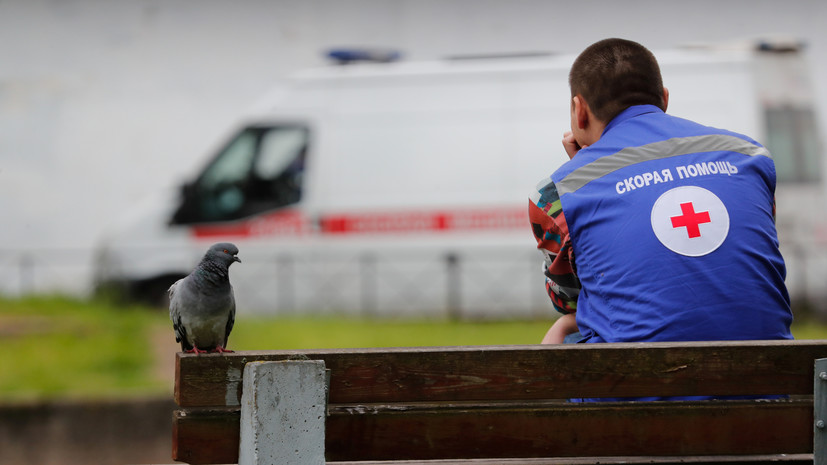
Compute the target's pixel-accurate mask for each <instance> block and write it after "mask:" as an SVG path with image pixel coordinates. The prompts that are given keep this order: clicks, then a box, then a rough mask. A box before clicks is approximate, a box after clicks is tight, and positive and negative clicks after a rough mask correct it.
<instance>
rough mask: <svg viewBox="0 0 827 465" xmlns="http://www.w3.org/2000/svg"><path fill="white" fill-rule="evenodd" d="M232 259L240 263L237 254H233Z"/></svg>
mask: <svg viewBox="0 0 827 465" xmlns="http://www.w3.org/2000/svg"><path fill="white" fill-rule="evenodd" d="M233 261H234V262H238V263H241V259H240V258H238V255H233Z"/></svg>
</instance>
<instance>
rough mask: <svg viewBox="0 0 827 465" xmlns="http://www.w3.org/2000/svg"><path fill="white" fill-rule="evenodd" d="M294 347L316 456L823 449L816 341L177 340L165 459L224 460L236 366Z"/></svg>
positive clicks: (233, 441) (235, 437) (685, 455)
mask: <svg viewBox="0 0 827 465" xmlns="http://www.w3.org/2000/svg"><path fill="white" fill-rule="evenodd" d="M305 357H306V358H308V359H310V360H321V361H323V362H324V366H325V367H326V369H327V370H329V391H328V396H329V398H328V404H327V410H328V412H327V419H326V424H325V432H324V454H325V456H326V459H327V460H328V461H329V462H328V463H330V462H334V463H351V462H358V461H364V462H366V463H384V461H388V462H390V461H396V460H399V461H402V460H407V461H410V462H406V463H422V462H425V461H429V460H434V461H436V462H434V463H439V464H441V465H446V464H454V463H478V464H495V463H496V464H499V463H502V464H532V465H540V464H558V463H661V464H665V463H764V462H784V463H813V460H814V457H815V459H816V463H823V462H819V460H823V457H822V456H823V455H824V454H822V453H821V452H820V450H821V449H822V448H823V447H824V443H825V441H826V440H827V439H825V436H822V434H824V433H822V430H823V428H822V427H823V425H824V424H823V423H819V422H820V419H821V418H825V421H827V417H825V416H824V415H825V414H827V413H825V412H824V411H823V410H827V405H825V404H827V402H824V401H822V400H821V399H823V398H824V397H825V394H824V393H825V392H827V389H824V390H823V391H822V390H821V389H820V388H819V383H824V384H825V388H827V380H822V379H821V378H820V377H819V373H821V372H826V373H825V374H824V375H823V377H824V378H827V364H825V363H824V362H827V360H825V361H819V362H818V363H819V364H820V365H819V368H818V369H817V370H815V371H814V362H815V361H816V359H822V358H827V340H822V341H807V340H802V341H748V342H688V343H627V344H576V345H558V346H539V345H532V346H479V347H443V348H432V347H429V348H391V349H342V350H309V351H266V352H236V353H232V354H224V355H199V356H196V355H185V354H178V356H177V358H176V376H175V400H176V402H177V404H178V406H179V409H178V410H177V411H176V412H175V414H174V425H173V430H174V433H173V436H174V437H173V458H174V459H175V460H178V461H183V462H187V463H236V462H237V460H238V448H239V434H240V433H239V431H240V427H239V422H240V416H241V414H240V411H241V409H240V403H241V398H242V373H243V372H244V369H245V364H247V363H249V362H253V361H276V360H286V359H290V358H305ZM822 365H823V366H822ZM814 391H816V395H815V396H814ZM773 394H784V395H788V396H789V398H787V399H783V400H716V401H671V402H600V403H572V402H568V401H566V399H569V398H575V397H629V396H688V395H728V396H729V395H733V396H736V395H738V396H741V395H773ZM814 398H815V399H816V400H815V417H814ZM814 436H815V446H814ZM814 447H815V454H814ZM426 463H427V462H426Z"/></svg>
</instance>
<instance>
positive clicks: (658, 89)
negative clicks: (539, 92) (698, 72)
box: [569, 39, 666, 123]
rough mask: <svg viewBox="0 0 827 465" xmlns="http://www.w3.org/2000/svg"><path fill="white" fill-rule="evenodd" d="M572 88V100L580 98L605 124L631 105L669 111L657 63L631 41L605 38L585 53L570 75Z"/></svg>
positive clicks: (649, 54) (650, 54)
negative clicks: (664, 100)
mask: <svg viewBox="0 0 827 465" xmlns="http://www.w3.org/2000/svg"><path fill="white" fill-rule="evenodd" d="M569 87H570V88H571V95H572V97H574V96H576V95H578V94H579V95H581V96H582V97H583V99H584V100H585V101H586V103H588V104H589V108H591V111H592V113H593V114H594V116H595V117H597V119H599V120H600V121H602V122H604V123H608V122H609V121H611V120H612V119H613V118H614V117H615V116H617V115H618V114H619V113H620V112H622V111H623V110H625V109H627V108H629V107H630V106H632V105H655V106H657V107H659V108H660V109H661V110H666V109H665V108H664V102H663V81H662V79H661V75H660V67H659V66H658V62H657V60H656V59H655V56H654V55H653V54H652V52H650V51H649V50H648V49H647V48H646V47H644V46H643V45H640V44H639V43H637V42H632V41H631V40H624V39H604V40H601V41H600V42H596V43H594V44H592V45H590V46H589V47H587V48H586V49H585V50H583V52H582V53H580V55H579V56H578V57H577V59H576V60H574V64H573V65H572V67H571V71H570V72H569Z"/></svg>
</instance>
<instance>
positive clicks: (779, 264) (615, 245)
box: [552, 105, 792, 342]
mask: <svg viewBox="0 0 827 465" xmlns="http://www.w3.org/2000/svg"><path fill="white" fill-rule="evenodd" d="M552 180H553V181H554V183H555V185H556V186H557V190H558V192H559V194H560V201H561V205H562V209H563V214H564V215H565V218H566V222H567V224H568V227H569V233H570V235H571V242H572V249H573V252H574V263H575V267H576V272H577V275H578V277H579V278H580V282H581V285H582V289H581V291H580V295H579V297H578V300H577V324H578V326H579V328H580V332H581V333H582V334H583V336H584V337H585V338H586V342H626V341H690V340H691V341H701V340H745V339H791V338H792V335H791V333H790V330H789V327H790V323H791V322H792V313H791V311H790V301H789V295H788V293H787V289H786V286H785V284H784V278H785V273H786V272H785V267H784V260H783V258H782V257H781V253H780V252H779V250H778V238H777V235H776V230H775V220H774V212H773V208H774V207H773V205H774V192H775V167H774V164H773V161H772V158H771V157H770V154H769V152H768V151H767V150H766V149H765V148H764V147H762V146H761V145H760V144H758V143H757V142H755V141H754V140H752V139H750V138H748V137H745V136H743V135H740V134H735V133H732V132H728V131H723V130H719V129H714V128H710V127H706V126H702V125H699V124H696V123H693V122H691V121H687V120H684V119H680V118H675V117H673V116H670V115H667V114H665V113H664V112H663V111H661V110H660V109H658V108H657V107H654V106H649V105H641V106H634V107H630V108H628V109H627V110H625V111H624V112H622V113H621V114H620V115H618V116H617V117H616V118H615V119H613V120H612V121H611V123H610V124H609V125H608V126H607V127H606V129H605V131H604V132H603V135H602V136H601V138H600V140H599V141H597V142H596V143H595V144H593V145H591V146H590V147H588V148H586V149H583V150H581V151H580V152H579V153H578V154H577V155H576V156H575V157H574V158H573V159H572V160H571V161H569V162H567V163H566V164H564V165H563V166H562V167H560V169H559V170H557V171H556V172H555V173H554V174H553V175H552Z"/></svg>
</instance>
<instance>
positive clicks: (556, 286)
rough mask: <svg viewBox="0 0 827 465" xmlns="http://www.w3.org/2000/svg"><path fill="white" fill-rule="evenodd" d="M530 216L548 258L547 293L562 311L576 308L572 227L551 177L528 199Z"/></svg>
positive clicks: (577, 283)
mask: <svg viewBox="0 0 827 465" xmlns="http://www.w3.org/2000/svg"><path fill="white" fill-rule="evenodd" d="M528 217H529V219H530V221H531V229H532V230H533V232H534V239H536V240H537V248H538V249H539V250H540V251H541V252H542V253H543V256H544V257H545V260H544V263H543V272H544V274H545V276H546V292H547V293H548V295H549V297H550V298H551V303H552V304H553V305H554V308H555V309H556V310H557V311H558V312H560V313H563V314H567V313H574V312H576V311H577V296H578V295H579V294H580V280H579V279H578V278H577V274H576V272H575V265H574V252H573V250H572V247H571V239H570V237H569V227H568V225H567V224H566V217H565V215H564V214H563V209H562V207H561V206H560V196H559V195H558V194H557V187H556V186H555V185H554V182H552V180H551V178H546V179H544V180H543V181H541V182H540V183H539V184H537V187H536V189H535V190H534V192H532V194H531V196H530V197H529V202H528Z"/></svg>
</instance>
